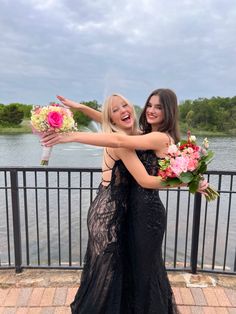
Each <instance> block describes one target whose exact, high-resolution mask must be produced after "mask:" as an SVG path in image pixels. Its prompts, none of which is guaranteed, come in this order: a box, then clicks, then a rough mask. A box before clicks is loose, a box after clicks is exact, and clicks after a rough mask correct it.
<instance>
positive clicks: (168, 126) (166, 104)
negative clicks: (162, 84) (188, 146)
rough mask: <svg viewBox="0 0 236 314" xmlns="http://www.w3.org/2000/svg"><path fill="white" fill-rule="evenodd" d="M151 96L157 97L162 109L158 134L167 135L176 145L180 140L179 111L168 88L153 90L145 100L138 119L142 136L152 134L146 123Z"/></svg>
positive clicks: (175, 99)
mask: <svg viewBox="0 0 236 314" xmlns="http://www.w3.org/2000/svg"><path fill="white" fill-rule="evenodd" d="M152 96H159V97H160V102H161V104H162V107H163V113H164V119H163V122H162V123H161V124H160V125H159V126H158V131H159V132H166V133H168V134H169V135H170V136H171V137H172V138H173V139H174V141H175V143H177V142H178V141H179V140H180V132H179V123H178V118H179V109H178V101H177V96H176V94H175V93H174V92H173V91H172V90H171V89H168V88H160V89H156V90H154V91H153V92H152V93H151V94H150V95H149V96H148V99H147V100H146V103H145V106H144V109H143V111H142V113H141V116H140V118H139V127H140V129H141V131H142V132H143V133H144V134H147V133H150V132H152V126H151V124H149V123H148V122H147V119H146V110H147V106H148V104H149V102H150V99H151V97H152Z"/></svg>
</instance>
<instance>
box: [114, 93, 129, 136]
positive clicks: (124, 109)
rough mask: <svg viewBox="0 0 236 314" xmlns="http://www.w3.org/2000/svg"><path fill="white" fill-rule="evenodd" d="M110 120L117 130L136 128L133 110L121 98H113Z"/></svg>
mask: <svg viewBox="0 0 236 314" xmlns="http://www.w3.org/2000/svg"><path fill="white" fill-rule="evenodd" d="M110 119H111V121H112V123H113V124H114V125H116V127H117V128H120V129H122V130H124V131H125V130H129V129H132V128H133V126H134V115H133V109H132V107H131V106H130V105H129V104H128V103H126V102H125V101H124V100H123V99H122V98H120V97H119V96H113V99H112V104H111V112H110Z"/></svg>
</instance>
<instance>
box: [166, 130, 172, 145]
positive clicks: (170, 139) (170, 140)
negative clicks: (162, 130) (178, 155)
mask: <svg viewBox="0 0 236 314" xmlns="http://www.w3.org/2000/svg"><path fill="white" fill-rule="evenodd" d="M166 135H167V136H168V139H169V145H171V144H172V138H171V136H170V134H168V133H166Z"/></svg>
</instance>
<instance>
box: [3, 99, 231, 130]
mask: <svg viewBox="0 0 236 314" xmlns="http://www.w3.org/2000/svg"><path fill="white" fill-rule="evenodd" d="M82 103H83V104H85V105H87V106H89V107H91V108H94V109H96V110H101V105H100V104H98V102H97V101H96V100H93V101H88V102H82ZM32 107H33V105H26V104H20V103H12V104H9V105H3V104H0V126H1V127H9V126H17V125H20V124H21V122H22V121H23V120H27V119H30V116H31V110H32ZM135 110H136V113H137V116H138V117H139V116H140V113H141V111H142V108H140V107H139V106H135ZM73 113H74V119H75V121H76V122H77V124H78V125H79V126H87V125H88V124H89V122H90V119H89V118H88V117H86V116H85V115H84V114H83V113H81V112H79V111H75V110H73ZM179 113H180V127H181V130H182V131H183V132H185V131H186V130H188V129H191V130H194V131H207V132H213V133H214V132H221V133H223V134H229V135H230V134H232V135H236V96H234V97H232V98H229V97H226V98H222V97H212V98H210V99H207V98H198V99H195V100H185V101H183V102H181V104H180V106H179Z"/></svg>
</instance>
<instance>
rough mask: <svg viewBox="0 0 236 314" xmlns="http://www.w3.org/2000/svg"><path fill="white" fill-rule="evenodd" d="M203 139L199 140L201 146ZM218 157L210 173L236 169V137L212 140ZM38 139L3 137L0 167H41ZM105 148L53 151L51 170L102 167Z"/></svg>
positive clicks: (0, 138) (70, 147)
mask: <svg viewBox="0 0 236 314" xmlns="http://www.w3.org/2000/svg"><path fill="white" fill-rule="evenodd" d="M201 141H202V138H199V139H198V142H199V143H201ZM209 141H210V149H212V150H213V151H214V152H215V158H214V160H213V161H212V163H211V164H210V165H209V168H208V169H209V170H236V138H229V137H212V138H209ZM41 149H42V147H41V146H40V143H39V139H38V137H37V136H35V135H33V134H21V135H0V166H33V167H34V166H38V165H39V161H40V156H41ZM101 161H102V148H100V147H95V146H90V145H84V144H79V143H68V144H60V145H57V146H55V147H54V148H53V152H52V156H51V159H50V166H52V167H100V166H101Z"/></svg>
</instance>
